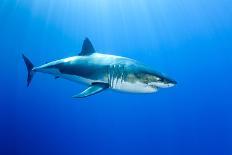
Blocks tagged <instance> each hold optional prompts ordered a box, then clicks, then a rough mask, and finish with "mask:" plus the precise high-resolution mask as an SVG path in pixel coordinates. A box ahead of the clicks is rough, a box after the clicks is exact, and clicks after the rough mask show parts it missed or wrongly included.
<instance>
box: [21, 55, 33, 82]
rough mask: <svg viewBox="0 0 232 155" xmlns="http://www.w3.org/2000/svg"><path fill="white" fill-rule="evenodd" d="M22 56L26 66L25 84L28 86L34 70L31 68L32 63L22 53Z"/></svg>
mask: <svg viewBox="0 0 232 155" xmlns="http://www.w3.org/2000/svg"><path fill="white" fill-rule="evenodd" d="M22 57H23V60H24V62H25V64H26V66H27V86H29V85H30V83H31V80H32V78H33V75H34V71H33V70H32V69H33V68H34V65H33V64H32V63H31V61H30V60H29V59H28V58H27V57H26V56H25V55H24V54H23V55H22Z"/></svg>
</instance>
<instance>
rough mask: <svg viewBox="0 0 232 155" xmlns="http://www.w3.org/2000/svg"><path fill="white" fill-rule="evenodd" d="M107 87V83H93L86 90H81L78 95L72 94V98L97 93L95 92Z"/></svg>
mask: <svg viewBox="0 0 232 155" xmlns="http://www.w3.org/2000/svg"><path fill="white" fill-rule="evenodd" d="M107 88H109V84H107V83H93V84H92V85H90V86H89V87H88V88H87V89H86V90H84V91H83V92H81V93H80V94H78V95H74V96H73V97H74V98H83V97H87V96H90V95H94V94H97V93H99V92H101V91H103V90H105V89H107Z"/></svg>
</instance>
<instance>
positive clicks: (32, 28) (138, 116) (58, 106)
mask: <svg viewBox="0 0 232 155" xmlns="http://www.w3.org/2000/svg"><path fill="white" fill-rule="evenodd" d="M85 37H89V38H90V40H91V41H92V43H93V44H94V47H95V49H96V50H97V51H100V52H102V53H106V54H114V55H121V56H126V57H130V58H133V59H136V60H139V61H141V62H143V63H145V64H147V66H150V67H152V68H153V69H154V70H157V71H159V72H163V73H165V74H167V75H169V76H170V77H172V78H173V79H175V80H176V81H177V82H178V84H177V85H176V86H175V87H173V88H169V89H162V90H160V91H159V92H157V93H154V94H140V95H138V94H128V93H119V92H114V91H111V90H107V91H105V92H102V93H100V94H97V95H94V96H91V97H89V98H84V99H73V98H71V96H73V95H75V94H77V93H78V92H80V91H82V90H83V89H85V88H86V86H85V85H83V84H76V83H72V82H70V81H66V80H62V79H56V80H55V79H54V77H52V76H49V75H45V74H39V73H38V74H36V75H35V77H34V79H33V81H32V84H31V86H30V87H29V88H27V87H26V76H27V75H26V74H27V71H26V67H25V65H24V62H23V60H22V57H21V54H22V53H24V54H25V55H27V56H28V57H29V58H30V59H31V60H32V62H33V63H34V64H35V65H40V64H43V63H45V62H48V61H52V60H56V59H60V58H64V57H69V56H73V55H77V54H78V53H79V52H80V49H81V46H82V42H83V40H84V38H85ZM231 51H232V2H231V1H230V0H188V1H183V0H152V1H151V0H136V1H135V0H134V1H133V0H117V1H116V0H89V1H86V0H66V1H65V0H63V1H61V0H59V1H58V0H1V2H0V52H1V53H0V54H1V61H0V65H1V73H0V75H1V77H0V84H1V93H0V98H1V100H0V154H22V155H26V154H28V155H32V154H33V155H36V154H38V155H40V154H56V155H57V154H70V155H71V154H78V155H132V154H133V155H136V154H138V155H154V154H157V155H191V154H193V155H200V154H202V155H212V154H217V155H219V154H220V155H231V154H232V113H231V111H232V91H231V86H232V84H231V80H232V53H231Z"/></svg>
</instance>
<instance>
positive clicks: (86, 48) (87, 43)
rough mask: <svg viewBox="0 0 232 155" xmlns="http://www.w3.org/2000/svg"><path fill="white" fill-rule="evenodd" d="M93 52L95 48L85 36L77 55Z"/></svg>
mask: <svg viewBox="0 0 232 155" xmlns="http://www.w3.org/2000/svg"><path fill="white" fill-rule="evenodd" d="M94 52H95V49H94V48H93V45H92V43H91V42H90V40H89V39H88V38H85V40H84V42H83V45H82V50H81V53H80V54H79V55H81V56H85V55H91V54H93V53H94Z"/></svg>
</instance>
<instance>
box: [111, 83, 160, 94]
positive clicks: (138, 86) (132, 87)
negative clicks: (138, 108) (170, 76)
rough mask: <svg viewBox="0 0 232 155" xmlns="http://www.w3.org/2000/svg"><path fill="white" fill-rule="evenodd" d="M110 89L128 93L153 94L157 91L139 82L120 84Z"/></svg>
mask: <svg viewBox="0 0 232 155" xmlns="http://www.w3.org/2000/svg"><path fill="white" fill-rule="evenodd" d="M112 89H114V90H118V91H123V92H130V93H154V92H156V91H157V90H158V89H157V88H152V87H150V86H148V85H146V84H143V83H140V82H136V83H130V82H123V83H121V84H116V85H114V86H113V88H112Z"/></svg>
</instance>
